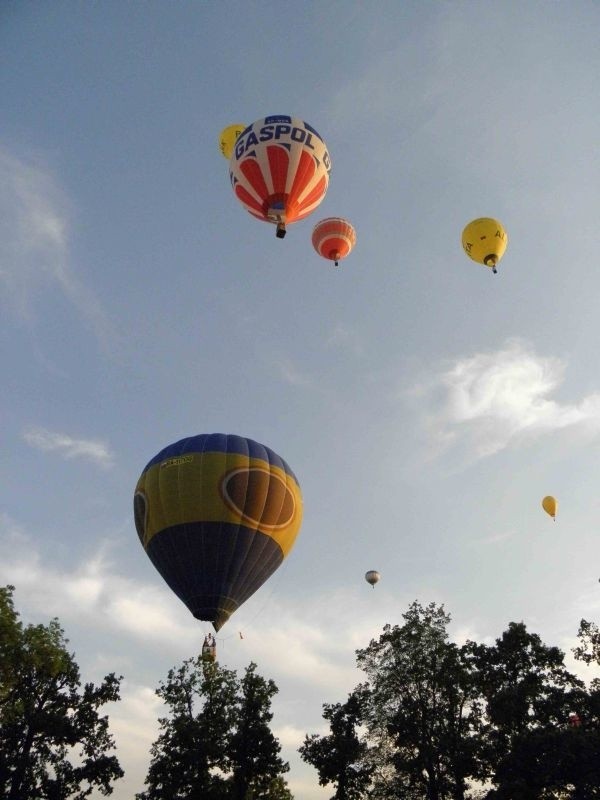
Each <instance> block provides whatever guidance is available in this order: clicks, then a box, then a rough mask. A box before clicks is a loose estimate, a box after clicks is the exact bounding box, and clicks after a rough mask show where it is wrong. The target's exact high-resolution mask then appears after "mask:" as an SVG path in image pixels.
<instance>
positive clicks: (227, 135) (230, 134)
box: [219, 122, 246, 161]
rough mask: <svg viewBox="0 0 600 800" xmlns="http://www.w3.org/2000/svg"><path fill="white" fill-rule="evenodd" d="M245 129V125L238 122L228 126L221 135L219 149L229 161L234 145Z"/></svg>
mask: <svg viewBox="0 0 600 800" xmlns="http://www.w3.org/2000/svg"><path fill="white" fill-rule="evenodd" d="M245 127H246V126H245V125H244V124H243V123H240V122H238V123H236V124H235V125H228V126H227V127H226V128H223V130H222V131H221V133H220V134H219V149H220V150H221V153H222V154H223V155H224V156H225V158H226V159H227V160H228V161H229V159H230V158H231V154H232V153H233V145H234V144H235V142H236V139H237V138H238V136H239V135H240V133H242V131H243V130H244V128H245Z"/></svg>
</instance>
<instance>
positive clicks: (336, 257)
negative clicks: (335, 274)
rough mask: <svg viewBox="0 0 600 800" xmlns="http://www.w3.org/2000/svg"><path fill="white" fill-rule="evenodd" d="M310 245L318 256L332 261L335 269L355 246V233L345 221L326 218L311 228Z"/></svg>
mask: <svg viewBox="0 0 600 800" xmlns="http://www.w3.org/2000/svg"><path fill="white" fill-rule="evenodd" d="M312 243H313V247H314V248H315V250H316V251H317V253H318V254H319V255H320V256H323V258H328V259H329V260H330V261H333V262H334V263H335V266H336V267H337V266H338V263H339V262H340V261H341V260H342V258H346V256H347V255H349V254H350V252H351V251H352V248H353V247H354V245H355V244H356V231H355V230H354V228H353V227H352V225H351V224H350V223H349V222H348V220H347V219H342V217H327V218H326V219H322V220H321V221H320V222H317V224H316V225H315V227H314V228H313V233H312Z"/></svg>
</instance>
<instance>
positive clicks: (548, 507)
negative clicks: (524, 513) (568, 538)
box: [542, 494, 558, 519]
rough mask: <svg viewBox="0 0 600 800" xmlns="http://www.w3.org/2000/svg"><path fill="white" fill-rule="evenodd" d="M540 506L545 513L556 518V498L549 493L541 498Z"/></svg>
mask: <svg viewBox="0 0 600 800" xmlns="http://www.w3.org/2000/svg"><path fill="white" fill-rule="evenodd" d="M542 508H543V509H544V511H545V512H546V514H550V516H551V517H552V519H556V514H557V512H558V500H557V499H556V498H555V497H552V495H550V494H549V495H547V496H546V497H544V499H543V500H542Z"/></svg>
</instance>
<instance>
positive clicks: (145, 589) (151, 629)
mask: <svg viewBox="0 0 600 800" xmlns="http://www.w3.org/2000/svg"><path fill="white" fill-rule="evenodd" d="M0 523H1V524H2V529H3V530H0V583H12V584H14V585H16V587H17V590H18V592H19V598H20V600H19V602H21V600H22V599H24V602H25V606H26V608H27V609H29V610H30V611H33V612H35V613H40V612H42V613H44V614H45V615H46V616H48V615H51V616H57V617H59V618H60V620H61V622H63V623H64V622H68V623H81V624H85V625H86V626H88V627H90V628H101V629H102V628H103V629H106V628H109V629H112V630H113V631H114V632H116V633H117V632H118V633H127V634H131V635H132V636H133V637H134V638H135V639H137V640H139V641H146V642H159V643H161V644H167V643H170V644H173V643H177V644H181V643H182V642H183V643H184V644H185V643H187V644H189V646H190V647H191V648H193V647H194V645H195V644H197V636H196V632H195V630H194V629H193V627H192V628H190V627H186V626H185V625H183V624H179V623H178V622H177V618H178V615H179V614H180V612H181V609H180V607H179V606H180V603H179V601H178V600H177V599H176V598H175V597H174V596H173V595H172V594H171V593H170V592H169V591H168V590H167V589H163V588H162V587H161V586H154V585H147V584H144V583H142V582H140V581H136V580H134V579H132V578H127V577H125V576H123V575H120V574H118V573H117V572H116V571H115V570H114V566H113V564H112V563H111V562H110V561H109V559H108V557H107V546H106V545H102V546H101V547H100V548H99V549H98V550H97V552H96V553H94V554H93V555H92V556H91V557H90V558H88V559H87V560H85V561H84V562H82V563H81V564H79V565H78V566H76V567H74V568H72V569H64V568H60V567H57V566H54V565H51V564H48V563H44V562H42V559H41V558H40V555H39V553H38V552H37V551H36V549H35V545H34V544H33V542H32V541H31V540H30V539H29V537H27V536H26V535H25V534H23V533H21V532H19V531H18V529H17V528H15V526H14V523H11V522H10V520H8V519H7V518H6V517H3V518H2V519H1V520H0Z"/></svg>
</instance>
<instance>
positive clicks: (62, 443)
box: [23, 427, 114, 467]
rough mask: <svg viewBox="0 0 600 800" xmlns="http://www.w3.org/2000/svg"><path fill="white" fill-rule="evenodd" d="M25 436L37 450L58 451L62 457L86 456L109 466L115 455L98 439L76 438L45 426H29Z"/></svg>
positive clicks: (28, 442) (85, 457)
mask: <svg viewBox="0 0 600 800" xmlns="http://www.w3.org/2000/svg"><path fill="white" fill-rule="evenodd" d="M23 438H24V439H25V441H26V442H27V444H30V445H31V446H32V447H34V448H35V449H36V450H42V451H43V452H46V453H58V454H59V455H60V456H61V457H62V458H66V459H67V460H70V459H72V458H84V459H87V460H88V461H93V462H94V463H96V464H98V465H100V466H101V467H109V466H110V465H111V464H112V463H113V460H114V456H113V454H112V452H111V450H110V448H109V446H108V445H107V444H106V442H102V441H100V440H98V439H74V438H73V437H72V436H69V435H68V434H66V433H55V432H53V431H48V430H44V428H33V427H32V428H28V429H27V430H26V431H25V432H24V433H23Z"/></svg>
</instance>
